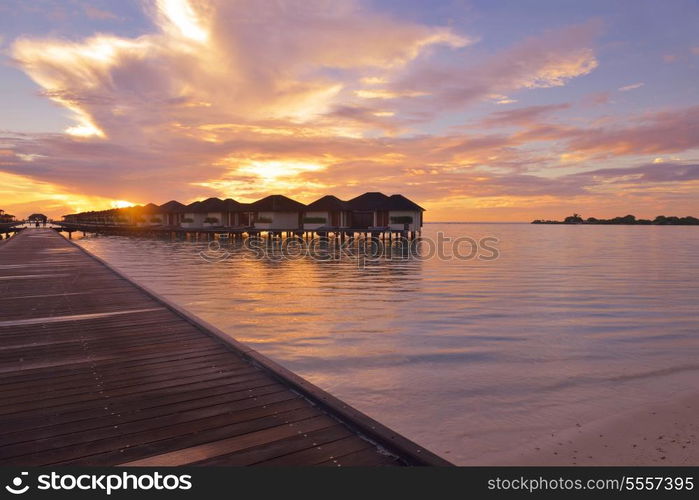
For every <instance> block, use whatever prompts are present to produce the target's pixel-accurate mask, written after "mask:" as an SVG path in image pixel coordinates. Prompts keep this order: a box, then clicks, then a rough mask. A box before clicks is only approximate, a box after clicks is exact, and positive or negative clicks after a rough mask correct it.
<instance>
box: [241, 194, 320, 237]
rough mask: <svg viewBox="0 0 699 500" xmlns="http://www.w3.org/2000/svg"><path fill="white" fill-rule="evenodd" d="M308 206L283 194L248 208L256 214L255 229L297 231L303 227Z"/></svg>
mask: <svg viewBox="0 0 699 500" xmlns="http://www.w3.org/2000/svg"><path fill="white" fill-rule="evenodd" d="M306 208H307V207H306V205H304V204H303V203H299V202H298V201H296V200H292V199H291V198H287V197H286V196H283V195H281V194H273V195H271V196H267V197H266V198H262V199H261V200H258V201H256V202H254V203H250V204H249V205H248V206H247V210H248V211H250V212H252V213H253V214H254V227H255V229H261V230H263V231H265V230H280V231H287V230H295V229H300V228H301V227H302V224H303V222H302V218H303V214H304V212H306Z"/></svg>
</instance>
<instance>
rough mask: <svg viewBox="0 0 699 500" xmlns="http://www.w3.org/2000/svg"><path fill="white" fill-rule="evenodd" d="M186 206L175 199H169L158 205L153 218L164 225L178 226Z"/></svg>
mask: <svg viewBox="0 0 699 500" xmlns="http://www.w3.org/2000/svg"><path fill="white" fill-rule="evenodd" d="M186 208H187V207H186V206H185V205H183V204H182V203H180V202H179V201H176V200H170V201H168V202H167V203H163V204H162V205H160V207H158V212H157V213H156V214H154V218H156V219H160V220H161V221H162V224H163V225H164V226H172V227H178V226H179V225H180V223H181V222H182V219H183V218H184V211H185V209H186Z"/></svg>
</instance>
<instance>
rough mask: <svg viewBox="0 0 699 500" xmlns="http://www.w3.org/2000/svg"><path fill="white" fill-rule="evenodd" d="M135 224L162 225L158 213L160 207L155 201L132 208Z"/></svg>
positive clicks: (161, 219)
mask: <svg viewBox="0 0 699 500" xmlns="http://www.w3.org/2000/svg"><path fill="white" fill-rule="evenodd" d="M134 214H135V218H136V225H137V226H162V225H163V218H162V216H161V215H160V207H159V206H158V205H156V204H155V203H148V204H147V205H144V206H142V207H137V208H136V209H135V210H134Z"/></svg>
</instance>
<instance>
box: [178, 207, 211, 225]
mask: <svg viewBox="0 0 699 500" xmlns="http://www.w3.org/2000/svg"><path fill="white" fill-rule="evenodd" d="M201 203H202V202H201V201H195V202H192V203H190V204H189V205H187V206H186V207H185V208H184V215H183V216H182V220H181V221H180V226H181V227H183V228H202V227H204V219H206V212H202V211H201V210H200V209H199V205H201Z"/></svg>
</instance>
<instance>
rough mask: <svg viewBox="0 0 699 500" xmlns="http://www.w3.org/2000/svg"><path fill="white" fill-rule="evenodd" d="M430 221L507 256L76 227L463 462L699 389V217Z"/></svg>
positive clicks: (277, 355) (316, 379)
mask: <svg viewBox="0 0 699 500" xmlns="http://www.w3.org/2000/svg"><path fill="white" fill-rule="evenodd" d="M438 233H442V234H444V235H446V236H447V237H451V238H456V237H470V238H473V239H474V240H476V241H478V240H480V239H481V238H484V237H492V238H496V239H497V242H495V240H490V242H489V243H487V245H488V246H489V247H496V248H497V254H498V255H497V258H495V259H492V258H491V259H479V258H472V259H463V258H462V259H455V258H438V257H436V256H434V257H431V258H430V257H429V251H428V250H429V247H428V246H426V245H423V247H422V253H418V255H417V256H415V255H412V256H411V255H408V256H405V257H406V258H401V259H399V258H393V259H392V260H388V259H378V260H376V261H370V262H364V264H363V265H359V264H358V262H357V260H355V259H351V258H342V259H339V260H334V261H319V260H317V259H312V258H310V257H302V258H297V259H281V260H279V259H278V260H273V259H261V260H259V259H258V260H255V259H251V258H250V252H246V251H244V250H242V249H240V248H235V247H232V248H230V249H228V248H224V250H225V252H224V251H222V250H221V251H217V252H212V251H211V250H210V249H208V246H207V244H206V243H204V242H188V241H163V240H152V239H143V238H128V237H117V236H87V237H85V238H82V239H78V240H76V241H77V242H78V243H79V244H80V245H82V246H84V247H85V248H86V249H88V250H90V251H91V252H94V253H95V254H97V255H98V256H100V257H102V258H104V259H106V260H107V261H108V262H110V263H111V264H113V265H114V266H116V267H117V268H119V269H121V270H122V271H124V272H125V273H126V274H128V275H129V276H131V277H132V278H134V279H135V280H136V281H138V282H141V283H143V284H144V285H146V286H148V287H150V288H152V289H153V290H155V291H157V292H158V293H161V294H162V295H164V296H166V297H168V298H170V299H172V300H174V301H175V302H177V303H179V304H180V305H182V306H184V307H185V308H187V309H189V310H190V311H192V312H193V313H195V314H197V315H199V316H200V317H202V318H204V319H205V320H207V321H209V322H211V323H213V324H214V325H216V326H218V327H219V328H221V329H222V330H224V331H225V332H227V333H228V334H230V335H231V336H232V337H234V338H236V339H237V340H239V341H242V342H245V343H247V344H249V345H251V346H253V347H254V348H256V349H258V350H259V351H261V352H262V353H264V354H266V355H267V356H269V357H271V358H273V359H275V360H276V361H278V362H280V363H281V364H283V365H285V366H286V367H288V368H290V369H291V370H293V371H295V372H297V373H299V374H300V375H302V376H303V377H305V378H307V379H309V380H311V381H312V382H313V383H315V384H317V385H319V386H321V387H322V388H324V389H326V390H328V391H330V392H331V393H333V394H334V395H336V396H338V397H340V398H342V399H344V400H346V401H347V402H349V403H350V404H352V405H353V406H355V407H357V408H359V409H360V410H362V411H364V412H365V413H367V414H369V415H370V416H372V417H374V418H376V419H377V420H379V421H381V422H383V423H385V424H387V425H389V426H390V427H393V428H394V429H395V430H397V431H399V432H401V433H403V434H404V435H406V436H407V437H409V438H411V439H414V440H415V441H417V442H418V443H420V444H422V445H424V446H426V447H428V448H430V449H431V450H433V451H435V452H436V453H439V454H441V455H442V456H444V457H445V458H447V459H449V460H452V461H454V462H456V463H459V464H498V463H501V461H502V460H503V457H505V456H506V455H507V454H509V453H511V452H512V450H528V449H533V447H534V446H535V445H536V443H537V442H538V441H539V440H540V439H542V438H543V437H546V436H549V435H550V434H551V433H553V432H556V431H561V430H565V429H568V428H573V427H574V426H575V425H576V424H578V423H580V422H583V423H585V422H590V421H592V420H594V419H596V418H600V417H604V416H609V415H613V414H615V413H624V412H626V411H629V410H633V409H634V408H640V407H642V406H644V405H646V404H648V403H650V402H655V401H661V400H664V399H667V398H670V397H673V395H678V394H681V393H684V392H687V391H693V390H696V388H697V381H698V380H699V305H698V304H697V299H698V298H699V266H697V265H696V262H697V250H698V249H699V228H694V227H677V226H545V225H529V224H473V223H472V224H427V225H426V226H425V228H424V231H423V236H424V237H425V238H429V239H431V240H436V239H437V234H438ZM225 246H226V245H224V247H225ZM450 249H451V246H450V245H449V244H447V245H445V251H444V253H446V254H449V253H450V251H451V250H450ZM459 250H460V252H461V255H462V256H464V254H467V253H469V250H470V248H469V246H468V243H465V244H462V245H460V246H459ZM202 251H203V252H204V253H205V255H207V256H209V258H208V259H204V258H202V256H201V255H200V252H202ZM479 254H480V255H482V256H484V257H491V256H492V255H493V252H492V251H490V250H488V251H486V250H484V249H481V250H480V251H479ZM212 256H216V257H219V259H211V257H212ZM446 257H448V255H447V256H446ZM212 260H217V261H215V262H213V261H212Z"/></svg>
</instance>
